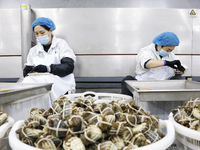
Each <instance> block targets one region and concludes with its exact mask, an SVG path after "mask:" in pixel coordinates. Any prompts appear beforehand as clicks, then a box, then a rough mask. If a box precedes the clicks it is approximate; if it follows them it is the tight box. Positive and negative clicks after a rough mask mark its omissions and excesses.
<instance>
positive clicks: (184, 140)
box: [169, 113, 200, 150]
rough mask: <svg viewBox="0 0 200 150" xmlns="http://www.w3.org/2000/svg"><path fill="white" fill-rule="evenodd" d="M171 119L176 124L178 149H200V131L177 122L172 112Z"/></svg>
mask: <svg viewBox="0 0 200 150" xmlns="http://www.w3.org/2000/svg"><path fill="white" fill-rule="evenodd" d="M169 120H170V121H171V122H172V123H173V125H174V129H175V132H176V144H177V149H178V150H200V132H198V131H195V130H193V129H189V128H187V127H184V126H182V125H180V124H179V123H177V122H176V121H175V120H174V118H173V114H172V113H170V115H169Z"/></svg>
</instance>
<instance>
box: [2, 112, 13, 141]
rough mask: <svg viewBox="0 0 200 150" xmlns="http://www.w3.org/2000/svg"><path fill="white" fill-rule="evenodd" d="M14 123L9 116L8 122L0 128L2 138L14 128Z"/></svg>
mask: <svg viewBox="0 0 200 150" xmlns="http://www.w3.org/2000/svg"><path fill="white" fill-rule="evenodd" d="M14 122H15V121H14V119H13V118H12V117H10V116H8V122H6V123H4V124H3V125H1V126H0V138H2V137H4V135H5V133H6V132H7V130H8V129H9V128H10V127H12V126H13V124H14Z"/></svg>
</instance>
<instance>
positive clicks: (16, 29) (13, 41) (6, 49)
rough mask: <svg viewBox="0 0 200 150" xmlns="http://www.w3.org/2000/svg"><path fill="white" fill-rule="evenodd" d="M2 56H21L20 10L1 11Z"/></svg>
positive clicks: (0, 47) (0, 52) (0, 53)
mask: <svg viewBox="0 0 200 150" xmlns="http://www.w3.org/2000/svg"><path fill="white" fill-rule="evenodd" d="M0 19H1V23H0V55H21V28H20V11H19V9H0Z"/></svg>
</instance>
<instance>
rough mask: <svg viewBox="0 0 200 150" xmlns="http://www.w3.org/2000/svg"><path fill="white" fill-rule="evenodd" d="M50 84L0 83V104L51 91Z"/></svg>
mask: <svg viewBox="0 0 200 150" xmlns="http://www.w3.org/2000/svg"><path fill="white" fill-rule="evenodd" d="M51 86H52V83H35V84H33V83H0V91H1V92H0V104H5V103H9V102H13V101H16V100H20V99H23V98H27V97H30V96H34V95H38V94H43V93H47V92H49V91H51Z"/></svg>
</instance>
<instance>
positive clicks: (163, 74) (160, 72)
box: [122, 32, 187, 96]
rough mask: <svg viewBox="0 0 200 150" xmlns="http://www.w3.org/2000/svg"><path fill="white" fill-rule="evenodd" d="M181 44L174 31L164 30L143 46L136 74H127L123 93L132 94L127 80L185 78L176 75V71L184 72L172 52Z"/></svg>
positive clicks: (123, 84) (138, 56)
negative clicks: (150, 42)
mask: <svg viewBox="0 0 200 150" xmlns="http://www.w3.org/2000/svg"><path fill="white" fill-rule="evenodd" d="M178 45H179V39H178V37H177V35H176V34H175V33H173V32H164V33H161V34H159V35H158V36H156V37H155V38H154V39H153V43H152V44H150V45H148V46H146V47H144V48H142V49H141V50H140V51H139V53H138V55H137V58H136V70H135V73H136V76H135V77H133V76H130V75H129V76H126V77H125V78H124V79H123V80H122V94H127V95H130V96H132V93H131V92H130V91H129V90H128V89H127V87H126V83H125V80H138V81H141V80H170V79H184V78H183V77H182V76H181V75H179V76H175V71H180V72H182V73H184V71H185V69H186V68H187V67H186V66H184V67H183V65H182V64H181V62H180V60H179V59H178V58H177V57H176V55H175V54H174V53H173V52H172V51H173V50H174V49H175V47H176V46H178Z"/></svg>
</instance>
